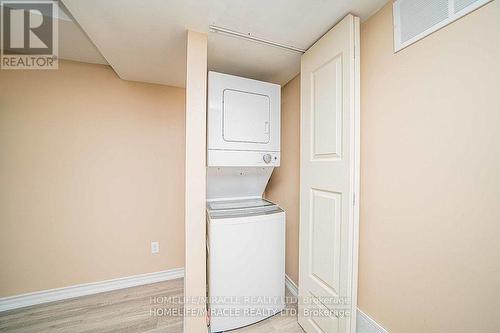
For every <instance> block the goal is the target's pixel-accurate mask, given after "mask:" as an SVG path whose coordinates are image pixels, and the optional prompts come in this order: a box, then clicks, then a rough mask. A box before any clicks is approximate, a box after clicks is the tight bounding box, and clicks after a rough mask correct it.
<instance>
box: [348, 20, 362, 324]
mask: <svg viewBox="0 0 500 333" xmlns="http://www.w3.org/2000/svg"><path fill="white" fill-rule="evenodd" d="M360 28H361V22H360V19H359V17H357V16H355V17H354V74H353V77H354V116H353V120H354V121H353V122H354V130H353V147H351V148H353V150H354V154H353V171H352V172H353V176H352V177H353V179H352V192H353V213H352V224H351V225H352V236H351V237H350V239H351V240H352V245H351V248H352V259H351V260H352V266H351V268H352V271H351V274H352V275H351V305H352V308H351V313H352V312H354V311H356V309H357V308H358V265H359V263H358V261H359V260H358V256H359V209H360V204H359V203H360V192H361V187H360V179H361V168H360V162H361V42H360V36H361V31H360ZM356 326H357V320H356V318H354V316H351V332H353V333H354V332H356V331H357V329H356Z"/></svg>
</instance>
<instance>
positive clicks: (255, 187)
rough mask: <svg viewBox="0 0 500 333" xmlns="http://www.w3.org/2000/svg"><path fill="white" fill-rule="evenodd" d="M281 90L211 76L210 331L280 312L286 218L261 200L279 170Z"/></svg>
mask: <svg viewBox="0 0 500 333" xmlns="http://www.w3.org/2000/svg"><path fill="white" fill-rule="evenodd" d="M280 90H281V89H280V86H279V85H276V84H271V83H267V82H261V81H256V80H250V79H246V78H241V77H236V76H232V75H227V74H221V73H216V72H209V73H208V113H207V148H208V151H207V164H208V165H207V258H208V261H207V269H208V271H207V278H208V296H209V298H208V307H209V315H210V331H211V332H221V331H225V330H230V329H234V328H238V327H242V326H246V325H250V324H252V323H255V322H257V321H260V320H263V319H265V318H267V317H269V316H272V315H274V314H276V313H278V312H280V311H281V310H283V309H284V307H285V304H284V297H285V212H284V211H283V210H282V209H281V208H280V207H278V206H277V205H276V204H274V203H272V202H270V201H268V200H265V199H263V198H262V196H263V193H264V190H265V188H266V185H267V183H268V181H269V178H270V177H271V174H272V172H273V169H274V168H275V167H278V166H279V165H280V112H281V110H280V109H281V105H280V104H281V102H280V94H281V91H280Z"/></svg>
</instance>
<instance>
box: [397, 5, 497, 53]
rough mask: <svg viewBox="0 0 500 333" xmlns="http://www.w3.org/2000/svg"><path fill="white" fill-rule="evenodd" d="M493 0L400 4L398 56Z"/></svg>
mask: <svg viewBox="0 0 500 333" xmlns="http://www.w3.org/2000/svg"><path fill="white" fill-rule="evenodd" d="M490 1H492V0H396V1H395V2H394V4H393V11H394V51H395V52H397V51H399V50H401V49H403V48H405V47H407V46H408V45H410V44H413V43H415V42H416V41H418V40H420V39H422V38H424V37H425V36H427V35H429V34H431V33H433V32H434V31H436V30H439V29H441V28H442V27H444V26H445V25H447V24H450V23H451V22H453V21H455V20H457V19H459V18H461V17H462V16H464V15H466V14H468V13H470V12H471V11H473V10H475V9H477V8H479V7H481V6H482V5H484V4H486V3H488V2H490Z"/></svg>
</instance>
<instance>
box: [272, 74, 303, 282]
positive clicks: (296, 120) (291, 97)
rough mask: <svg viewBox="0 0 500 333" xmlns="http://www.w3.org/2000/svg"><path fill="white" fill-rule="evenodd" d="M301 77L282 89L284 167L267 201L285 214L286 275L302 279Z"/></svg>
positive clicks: (278, 171)
mask: <svg viewBox="0 0 500 333" xmlns="http://www.w3.org/2000/svg"><path fill="white" fill-rule="evenodd" d="M299 166H300V76H296V77H295V78H294V79H293V80H291V81H290V82H288V83H287V84H286V85H285V86H283V88H282V89H281V166H280V167H279V168H276V169H274V171H273V175H272V177H271V181H270V182H269V184H268V185H267V188H266V198H268V199H269V200H271V201H274V202H276V203H278V204H279V205H280V206H281V207H282V208H283V209H284V210H285V212H286V274H287V275H288V276H289V277H290V278H291V279H292V280H293V281H294V282H295V283H297V282H298V279H299V189H300V188H299V186H300V184H299V176H300V175H299Z"/></svg>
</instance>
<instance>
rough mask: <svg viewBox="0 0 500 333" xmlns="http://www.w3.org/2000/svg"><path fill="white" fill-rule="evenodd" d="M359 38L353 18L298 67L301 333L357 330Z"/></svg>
mask: <svg viewBox="0 0 500 333" xmlns="http://www.w3.org/2000/svg"><path fill="white" fill-rule="evenodd" d="M358 34H359V20H358V18H356V17H354V16H352V15H348V16H346V17H345V18H344V19H343V20H342V21H341V22H339V23H338V24H337V25H336V26H335V27H334V28H332V29H331V30H330V31H329V32H328V33H327V34H325V35H324V36H323V37H322V38H321V39H320V40H319V41H318V42H316V43H315V44H314V45H313V46H312V47H311V48H310V49H309V50H307V52H306V53H305V54H304V55H303V56H302V60H301V165H300V236H299V237H300V251H299V252H300V254H299V256H300V258H299V261H300V263H299V296H300V299H299V324H300V325H301V326H302V327H303V328H304V330H305V331H306V332H339V333H347V332H352V333H353V332H355V327H356V322H355V317H356V312H355V311H356V288H357V276H356V274H357V233H358V222H357V216H358V215H357V209H358V206H357V204H356V202H355V201H354V198H355V196H356V194H355V189H356V188H357V184H358V179H359V176H358V172H359V171H358V168H357V165H358V163H359V161H357V158H358V157H357V156H358V152H359V120H358V119H359V95H358V92H357V89H358V82H357V81H358V80H359V66H358V65H359V56H358V57H355V52H356V51H355V49H356V48H357V47H358V46H357V44H359V38H358ZM358 49H359V48H358Z"/></svg>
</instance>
